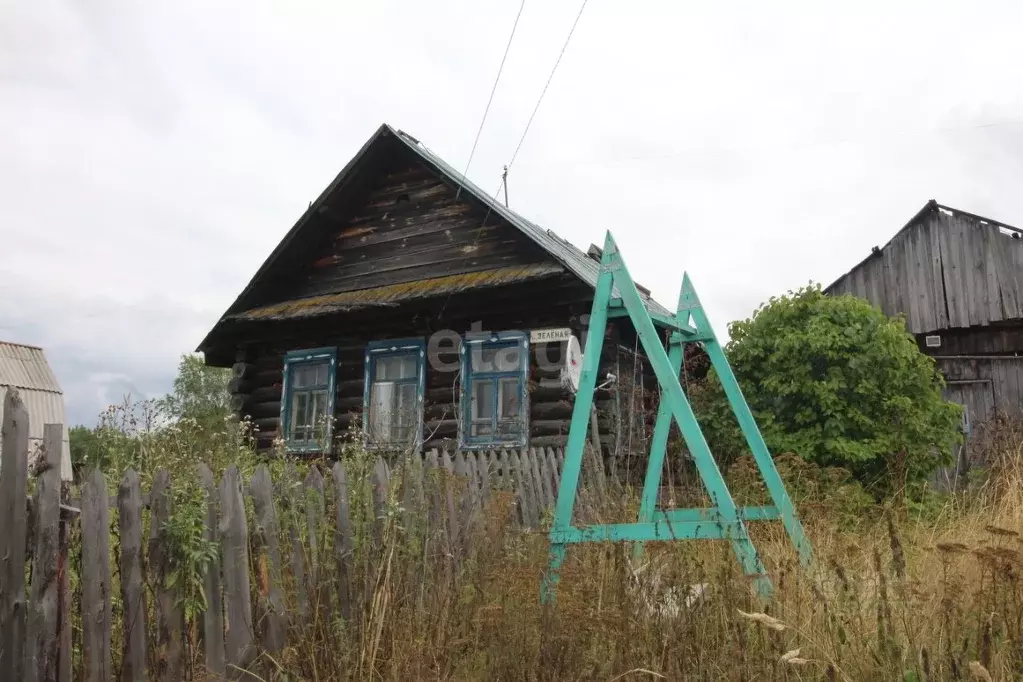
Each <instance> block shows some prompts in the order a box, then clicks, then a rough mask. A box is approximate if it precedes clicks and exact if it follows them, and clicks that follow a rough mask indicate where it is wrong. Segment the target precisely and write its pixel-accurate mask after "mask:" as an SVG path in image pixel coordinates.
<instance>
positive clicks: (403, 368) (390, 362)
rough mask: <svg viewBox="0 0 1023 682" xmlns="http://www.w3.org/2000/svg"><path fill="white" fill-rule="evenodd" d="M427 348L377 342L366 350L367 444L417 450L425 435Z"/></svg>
mask: <svg viewBox="0 0 1023 682" xmlns="http://www.w3.org/2000/svg"><path fill="white" fill-rule="evenodd" d="M425 358H426V344H425V343H424V342H423V340H422V339H400V340H394V341H374V342H372V343H370V344H369V345H368V346H367V347H366V375H365V382H366V383H365V391H364V397H363V402H364V409H363V413H362V414H363V430H364V431H365V435H366V444H367V445H370V446H380V447H401V448H406V447H416V446H418V445H419V444H420V442H421V441H422V435H423V393H424V389H425V385H426V369H425V364H426V363H425Z"/></svg>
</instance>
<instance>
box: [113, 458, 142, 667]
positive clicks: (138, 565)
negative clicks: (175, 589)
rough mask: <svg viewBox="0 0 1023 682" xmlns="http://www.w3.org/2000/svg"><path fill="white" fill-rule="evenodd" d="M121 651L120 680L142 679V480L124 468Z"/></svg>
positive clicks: (120, 519)
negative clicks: (122, 632) (122, 635)
mask: <svg viewBox="0 0 1023 682" xmlns="http://www.w3.org/2000/svg"><path fill="white" fill-rule="evenodd" d="M117 517H118V521H117V523H118V527H119V535H118V539H119V543H120V547H121V558H120V562H119V566H118V571H119V575H120V578H121V602H122V604H123V610H122V614H123V623H124V625H123V630H124V651H123V654H122V662H121V680H122V681H123V682H134V681H135V680H145V679H146V593H145V590H144V589H143V586H142V484H141V483H140V482H139V476H138V474H136V473H135V472H134V471H128V472H126V473H125V474H124V478H122V479H121V486H120V488H118V490H117Z"/></svg>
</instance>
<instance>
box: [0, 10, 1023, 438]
mask: <svg viewBox="0 0 1023 682" xmlns="http://www.w3.org/2000/svg"><path fill="white" fill-rule="evenodd" d="M766 4H770V5H772V9H771V10H767V9H765V5H766ZM825 5H832V6H833V5H837V3H820V2H807V3H795V2H774V3H754V2H749V3H730V2H715V3H695V2H663V3H660V2H642V1H638V2H618V1H615V2H612V1H610V0H591V1H590V2H589V4H588V5H587V6H586V9H585V11H584V13H583V15H582V18H581V20H580V21H579V24H578V27H577V29H576V31H575V35H574V36H573V38H572V40H571V42H570V44H569V46H568V49H567V51H566V52H565V56H564V59H563V61H562V63H561V65H560V67H559V68H558V71H557V73H556V74H555V76H554V80H553V81H552V83H551V85H550V89H549V91H548V92H547V95H546V97H545V98H544V100H543V103H542V105H541V107H540V110H539V112H538V114H537V116H536V119H535V120H534V122H533V125H532V127H531V129H530V131H529V134H528V136H527V137H526V139H525V143H524V145H523V147H522V150H521V151H520V152H519V155H518V158H517V159H516V161H515V163H514V165H513V167H512V169H511V173H510V176H509V186H510V198H511V204H512V207H513V208H514V209H516V210H517V211H519V212H521V213H523V214H524V215H526V216H527V217H529V218H531V219H533V220H535V221H537V222H539V223H540V224H542V225H543V226H545V227H548V228H551V229H553V230H554V231H556V232H558V233H559V234H561V235H562V236H563V237H565V238H567V239H569V240H570V241H572V242H574V243H575V244H576V245H577V246H580V247H582V248H586V246H587V245H588V244H589V243H590V242H600V241H601V240H602V239H603V234H604V231H605V230H607V229H610V230H612V231H613V233H614V234H615V237H616V238H617V239H618V242H619V245H620V246H621V248H622V250H623V252H624V254H625V257H626V262H627V263H628V264H629V266H630V269H631V270H632V271H633V273H634V274H635V275H636V276H637V279H639V280H640V281H641V282H643V283H644V284H646V285H647V286H649V287H651V288H652V289H653V292H654V295H655V296H656V297H657V298H658V299H659V300H661V302H662V303H665V304H666V305H668V306H670V307H673V306H674V303H675V299H676V297H677V290H678V285H679V283H680V280H681V276H682V271H683V270H688V271H689V272H690V273H691V275H692V277H693V279H694V283H695V285H696V287H697V290H698V292H699V293H700V295H701V298H702V299H703V301H704V303H705V304H706V305H707V307H708V308H709V311H710V315H711V320H712V322H714V324H715V326H716V327H717V330H718V332H719V334H722V335H723V334H724V333H725V330H726V325H727V323H728V322H729V321H730V320H734V319H737V318H743V317H746V316H748V315H749V314H750V313H751V312H752V311H753V309H754V308H755V307H756V306H757V305H758V304H759V303H760V302H761V301H763V300H765V299H766V298H768V297H770V296H771V295H774V294H781V293H784V292H785V291H786V290H788V289H790V288H794V287H798V286H800V285H802V284H804V283H806V282H808V281H810V280H814V281H818V282H821V283H823V284H828V283H830V282H831V281H832V280H834V279H835V278H837V277H838V276H839V275H841V274H842V273H843V272H845V271H846V270H848V269H849V268H850V267H852V266H853V265H854V264H855V263H856V262H857V261H859V260H860V259H861V258H863V257H864V256H865V255H867V253H868V252H869V251H870V248H871V246H873V245H875V244H883V243H884V242H885V241H886V240H887V239H888V238H889V237H890V236H891V235H892V234H893V233H894V232H895V231H896V230H897V229H898V228H899V227H901V226H902V225H903V224H904V223H905V222H906V221H907V220H908V219H909V218H910V217H911V216H912V215H913V214H914V213H915V212H916V211H917V210H918V209H919V208H920V207H921V206H922V205H923V204H924V203H925V202H926V201H927V200H929V199H932V198H933V199H937V200H938V201H939V202H941V203H945V204H948V205H951V206H954V207H958V208H961V209H963V210H966V211H970V212H972V213H978V214H981V215H985V216H988V217H990V218H993V219H996V220H1001V221H1004V222H1007V223H1010V224H1017V225H1018V224H1020V223H1023V191H1021V189H1020V183H1021V179H1023V86H1021V84H1023V41H1021V40H1020V39H1019V36H1020V35H1021V33H1023V3H1019V2H1004V3H995V2H978V1H971V2H966V1H963V2H958V3H938V2H934V1H930V2H918V3H909V2H885V3H868V2H859V3H854V4H852V5H847V7H846V9H842V10H840V9H837V8H834V7H832V8H827V7H825ZM578 8H579V3H578V2H577V1H575V0H573V1H572V2H567V1H564V2H563V1H561V0H557V1H555V2H538V1H537V0H527V2H526V4H525V9H524V11H523V12H522V16H521V19H520V22H519V26H518V31H517V33H516V35H515V40H514V42H513V44H512V46H511V51H510V53H509V56H508V61H507V63H506V66H505V69H504V73H503V76H502V79H501V82H500V85H499V87H498V90H497V95H496V97H495V99H494V103H493V105H492V108H491V110H490V114H489V117H488V119H487V123H486V127H485V128H484V130H483V135H482V138H481V140H480V143H479V148H478V149H477V151H476V154H475V157H474V158H473V161H472V165H471V167H470V169H469V176H470V177H471V178H473V179H474V180H475V181H476V182H477V183H478V184H480V185H481V186H483V187H484V188H486V189H496V188H497V186H498V184H499V180H500V173H501V166H502V165H503V164H505V163H507V162H508V161H509V159H510V157H511V155H512V152H513V151H514V149H515V146H516V144H517V143H518V141H519V138H520V136H521V135H522V132H523V128H524V127H525V124H526V121H527V120H528V118H529V115H530V113H531V112H532V110H533V107H534V105H535V104H536V101H537V98H538V96H539V94H540V91H541V89H542V88H543V85H544V82H545V81H546V80H547V77H548V74H549V72H550V69H551V67H552V66H553V64H554V60H555V59H556V57H557V55H558V52H559V51H560V50H561V48H562V44H563V42H564V40H565V37H566V35H567V34H568V30H569V28H570V26H571V25H572V21H573V20H574V18H575V15H576V12H577V11H578ZM518 10H519V0H502V1H501V2H496V1H493V2H492V1H488V0H485V1H479V0H476V1H471V2H470V1H468V0H466V1H465V2H445V1H442V0H435V1H433V2H415V3H413V2H401V3H399V2H373V3H368V2H360V3H354V2H337V1H331V2H326V1H324V2H318V3H313V2H273V3H271V2H261V1H253V0H248V1H247V2H208V1H205V2H197V1H193V0H177V1H176V2H164V3H151V2H147V3H132V2H104V1H103V0H92V1H90V2H76V1H67V2H59V1H55V0H34V1H33V2H19V1H17V0H0V159H2V163H0V229H2V230H3V239H2V242H0V277H2V278H3V281H4V293H3V295H2V296H0V339H4V340H13V341H18V342H23V343H30V344H37V345H41V346H44V347H45V348H46V350H47V354H48V356H49V358H50V361H51V364H52V365H53V366H54V369H55V371H56V372H57V375H58V379H59V380H60V382H61V384H62V385H63V387H64V390H65V393H66V395H67V402H68V412H69V417H68V418H69V421H70V422H72V423H83V422H84V423H89V424H91V423H93V422H94V421H95V415H96V414H97V413H98V411H99V410H100V409H101V408H102V407H103V406H104V405H105V404H107V403H109V402H114V401H118V400H119V399H120V398H121V396H122V395H123V394H124V393H125V392H126V391H129V390H130V391H132V392H134V393H136V394H141V395H157V394H160V393H163V392H165V391H166V390H167V389H168V388H169V386H170V382H171V380H172V379H173V376H174V373H175V368H176V365H177V361H178V358H179V357H180V355H181V354H182V353H185V352H190V351H192V350H193V349H194V348H195V347H196V346H197V345H198V343H199V341H200V340H201V339H202V337H203V336H204V334H205V333H206V331H207V330H208V329H209V328H210V327H211V326H212V325H213V324H214V322H215V321H216V320H217V318H218V317H219V316H220V314H221V313H222V312H223V311H224V310H225V309H226V307H227V306H228V305H229V304H230V303H231V302H232V301H233V300H234V297H235V296H236V295H237V294H238V293H239V291H240V290H241V288H242V287H243V286H244V285H245V283H246V282H247V281H248V280H249V278H250V277H251V276H252V275H253V274H254V272H255V270H256V268H257V267H258V266H259V265H260V264H261V263H262V261H263V260H264V258H265V257H266V256H267V255H268V254H269V252H270V251H271V250H272V249H273V247H274V246H275V245H276V244H277V242H278V241H279V240H280V238H281V237H282V236H283V235H284V233H285V232H287V230H288V229H289V228H290V227H291V225H292V224H293V223H294V222H295V220H296V219H297V218H298V216H299V215H300V214H301V213H302V211H303V210H304V209H305V207H306V206H307V205H308V203H309V201H310V200H312V199H314V198H315V197H316V196H317V195H318V194H319V193H320V191H321V190H322V189H323V188H324V187H325V186H326V185H327V183H329V181H330V180H331V179H332V178H333V177H334V175H335V174H336V173H337V172H338V171H339V170H340V169H341V168H342V167H343V166H344V164H345V163H346V162H347V161H348V159H349V158H350V157H351V156H352V155H353V154H354V153H355V151H356V150H357V149H358V148H359V146H361V145H362V143H363V142H364V141H365V140H366V138H368V137H369V135H370V134H371V133H372V132H373V131H374V130H375V129H376V127H377V126H379V125H380V123H382V122H385V121H386V122H388V123H390V124H392V125H394V126H396V127H399V128H402V129H404V130H406V131H408V132H409V133H411V134H413V135H415V136H416V137H418V138H419V139H420V140H421V141H422V142H423V143H424V144H426V145H427V146H428V147H430V148H431V149H433V150H434V151H435V152H437V153H439V154H440V155H441V156H443V157H444V158H445V159H447V160H448V161H450V162H451V163H452V164H453V165H455V166H457V167H459V168H462V167H464V164H465V163H466V161H467V159H468V156H469V151H470V148H471V147H472V142H473V138H474V136H475V134H476V130H477V127H478V126H479V122H480V118H481V116H482V114H483V109H484V106H485V105H486V101H487V97H488V96H489V93H490V88H491V86H492V84H493V79H494V76H495V74H496V72H497V67H498V65H499V64H500V61H501V56H502V53H503V51H504V48H505V45H506V42H507V39H508V35H509V32H510V30H511V26H512V22H513V20H514V18H515V15H516V13H517V12H518Z"/></svg>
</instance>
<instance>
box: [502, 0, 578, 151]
mask: <svg viewBox="0 0 1023 682" xmlns="http://www.w3.org/2000/svg"><path fill="white" fill-rule="evenodd" d="M586 2H587V0H583V4H582V5H581V6H580V7H579V13H578V14H576V15H575V21H573V22H572V28H571V29H569V31H568V37H566V38H565V44H564V45H562V46H561V52H560V53H559V54H558V58H557V60H556V61H555V62H554V68H553V69H551V75H550V76H548V77H547V82H546V83H545V84H544V86H543V90H541V91H540V98H539V99H537V100H536V106H535V107H533V113H532V114H530V115H529V120H528V121H527V122H526V129H525V130H523V131H522V137H521V138H519V144H518V145H517V146H516V147H515V152H514V153H513V154H512V157H511V161H509V162H508V166H507V167H508V168H511V167H512V164H513V163H515V157H516V156H518V155H519V149H521V148H522V143H523V142H524V141H525V139H526V134H527V133H529V127H530V126H531V125H533V118H534V117H535V116H536V112H537V110H538V109H539V108H540V103H541V102H543V96H544V95H546V94H547V88H548V86H550V84H551V80H553V78H554V72H555V71H557V70H558V65H559V64H561V58H562V57H564V56H565V50H566V49H568V43H569V41H570V40H572V34H573V33H575V27H576V26H577V25H578V24H579V18H580V17H581V16H582V15H583V10H584V9H586Z"/></svg>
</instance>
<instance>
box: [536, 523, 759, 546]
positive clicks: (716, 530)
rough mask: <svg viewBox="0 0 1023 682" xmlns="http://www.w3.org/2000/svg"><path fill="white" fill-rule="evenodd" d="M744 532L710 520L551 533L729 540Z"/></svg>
mask: <svg viewBox="0 0 1023 682" xmlns="http://www.w3.org/2000/svg"><path fill="white" fill-rule="evenodd" d="M742 532H743V530H742V528H741V526H740V525H739V524H731V525H728V524H717V523H711V522H707V521H702V522H701V521H678V522H675V521H668V520H660V521H652V522H650V523H608V524H601V525H595V526H584V527H583V528H565V529H563V530H559V531H557V532H552V533H551V538H552V539H554V540H555V541H556V542H560V543H564V544H567V545H571V544H579V543H582V542H622V541H628V542H637V541H642V542H657V541H667V540H725V539H728V538H730V537H733V536H734V535H739V534H741V533H742Z"/></svg>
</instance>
